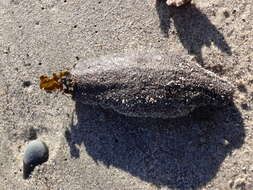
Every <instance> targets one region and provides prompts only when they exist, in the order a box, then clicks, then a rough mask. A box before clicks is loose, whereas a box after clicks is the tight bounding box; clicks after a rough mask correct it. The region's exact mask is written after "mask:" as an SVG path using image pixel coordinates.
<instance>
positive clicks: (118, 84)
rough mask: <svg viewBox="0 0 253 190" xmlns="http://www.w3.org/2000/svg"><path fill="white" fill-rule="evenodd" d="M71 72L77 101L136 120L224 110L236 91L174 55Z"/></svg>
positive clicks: (112, 61)
mask: <svg viewBox="0 0 253 190" xmlns="http://www.w3.org/2000/svg"><path fill="white" fill-rule="evenodd" d="M188 60H189V61H188ZM70 73H71V76H70V78H71V79H72V81H73V83H74V91H73V98H74V99H75V100H76V101H77V102H82V103H84V104H93V105H100V106H102V107H103V108H110V109H113V110H115V111H117V112H119V113H121V114H124V115H127V116H133V117H153V118H175V117H181V116H185V115H187V114H189V113H190V112H192V111H193V110H195V109H196V108H199V107H203V106H224V105H226V104H228V103H229V102H230V100H231V99H232V95H233V92H234V87H233V86H232V85H231V84H230V83H229V82H227V81H225V80H224V79H222V78H220V77H218V76H217V75H216V74H214V73H212V72H210V71H208V70H205V69H204V68H202V67H201V66H199V65H198V64H197V63H195V62H192V61H190V58H189V57H187V56H182V55H180V54H179V53H175V52H159V51H155V50H153V51H139V52H130V53H126V54H121V55H112V56H104V57H100V58H95V59H91V60H87V61H85V62H83V63H78V64H77V65H76V66H75V67H74V68H73V69H72V71H71V72H70ZM207 109H209V108H207Z"/></svg>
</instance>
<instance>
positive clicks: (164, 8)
mask: <svg viewBox="0 0 253 190" xmlns="http://www.w3.org/2000/svg"><path fill="white" fill-rule="evenodd" d="M156 10H157V14H158V17H159V20H160V29H161V31H162V33H163V34H164V35H165V37H168V35H169V30H170V25H171V22H172V20H173V23H174V26H175V28H176V31H177V35H178V37H179V39H180V41H181V43H182V45H183V46H184V48H186V49H187V50H188V52H189V54H192V55H195V56H196V58H197V61H198V62H199V63H200V64H202V63H203V57H202V53H201V49H202V47H203V46H206V47H210V46H211V45H212V43H213V44H214V45H215V46H216V47H217V48H219V49H220V50H221V51H222V52H224V53H226V54H227V55H232V51H231V47H230V46H229V45H228V43H227V42H226V40H225V38H224V36H223V34H222V33H221V32H220V31H219V30H218V29H217V28H216V26H215V25H214V24H212V23H211V21H210V20H209V19H208V17H207V16H206V15H205V14H204V13H202V12H201V11H200V10H199V9H198V8H197V7H196V6H195V5H193V4H192V5H191V4H186V5H184V6H182V7H179V8H177V7H173V6H168V5H167V4H166V1H165V0H156Z"/></svg>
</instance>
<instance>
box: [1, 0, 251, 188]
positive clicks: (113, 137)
mask: <svg viewBox="0 0 253 190" xmlns="http://www.w3.org/2000/svg"><path fill="white" fill-rule="evenodd" d="M0 26H1V27H0V80H1V83H0V184H2V185H1V187H0V189H1V190H2V189H3V190H11V189H14V190H16V189H18V190H35V189H38V190H83V189H84V190H98V189H103V190H158V189H161V190H172V189H176V190H190V189H194V190H195V189H198V190H219V189H222V190H235V189H239V190H252V189H253V159H252V158H253V135H252V134H253V2H252V0H229V1H222V0H209V1H207V0H195V1H194V4H188V5H186V6H183V7H180V8H175V7H169V6H168V5H167V4H166V3H164V2H162V1H157V2H156V1H155V0H144V1H137V0H124V1H123V0H111V1H105V0H93V1H91V0H87V1H80V0H77V1H73V0H52V1H46V0H40V1H31V0H23V1H21V0H0ZM142 49H158V50H163V51H166V50H168V51H171V50H173V51H177V52H181V53H182V54H185V55H188V56H189V59H191V61H194V62H196V64H200V65H201V66H202V67H203V68H205V69H207V70H209V71H212V72H214V73H216V74H217V75H218V76H220V77H222V78H223V79H226V80H227V81H229V82H230V83H232V84H233V85H234V86H235V93H234V100H233V103H232V104H231V105H228V106H225V107H223V108H221V109H219V110H212V109H209V108H208V107H207V108H205V109H203V110H198V111H196V112H194V113H192V114H190V115H188V116H186V117H183V118H176V119H166V120H162V119H150V118H143V119H140V118H128V117H125V116H123V115H120V114H117V113H115V112H113V111H111V110H103V109H101V108H99V107H95V106H90V105H84V104H80V103H76V102H75V101H73V100H72V99H71V97H68V96H66V95H64V94H62V93H51V94H48V93H46V92H45V91H43V90H41V89H40V88H39V78H40V76H41V75H44V74H46V75H51V73H52V72H58V71H66V70H70V69H71V68H73V66H74V65H75V64H77V63H80V62H82V61H85V60H87V59H89V58H94V57H98V56H101V55H109V54H114V53H122V52H128V51H133V50H142ZM34 138H38V139H40V140H42V141H44V142H45V143H46V144H47V146H48V148H49V159H48V161H47V162H46V163H44V164H42V165H40V166H38V167H36V168H35V170H34V172H33V173H32V176H31V178H30V179H27V180H24V179H23V177H22V176H23V164H22V162H23V155H24V151H25V147H26V145H27V144H28V143H29V141H31V140H32V139H34Z"/></svg>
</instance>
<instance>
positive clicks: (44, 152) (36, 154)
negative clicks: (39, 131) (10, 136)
mask: <svg viewBox="0 0 253 190" xmlns="http://www.w3.org/2000/svg"><path fill="white" fill-rule="evenodd" d="M48 156H49V152H48V147H47V146H46V144H45V143H44V142H42V141H40V140H33V141H31V142H30V143H29V144H28V145H27V147H26V150H25V153H24V158H23V178H24V179H27V178H29V176H30V175H31V173H32V171H33V170H34V168H35V167H36V166H37V165H40V164H42V163H44V162H46V161H47V160H48Z"/></svg>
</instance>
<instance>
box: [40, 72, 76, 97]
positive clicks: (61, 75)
mask: <svg viewBox="0 0 253 190" xmlns="http://www.w3.org/2000/svg"><path fill="white" fill-rule="evenodd" d="M69 76H70V72H68V71H64V72H58V73H53V76H52V78H50V77H48V76H46V75H42V76H41V77H40V89H44V90H45V91H46V92H47V93H52V92H57V91H58V92H64V93H71V91H72V89H71V80H70V77H69Z"/></svg>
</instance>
